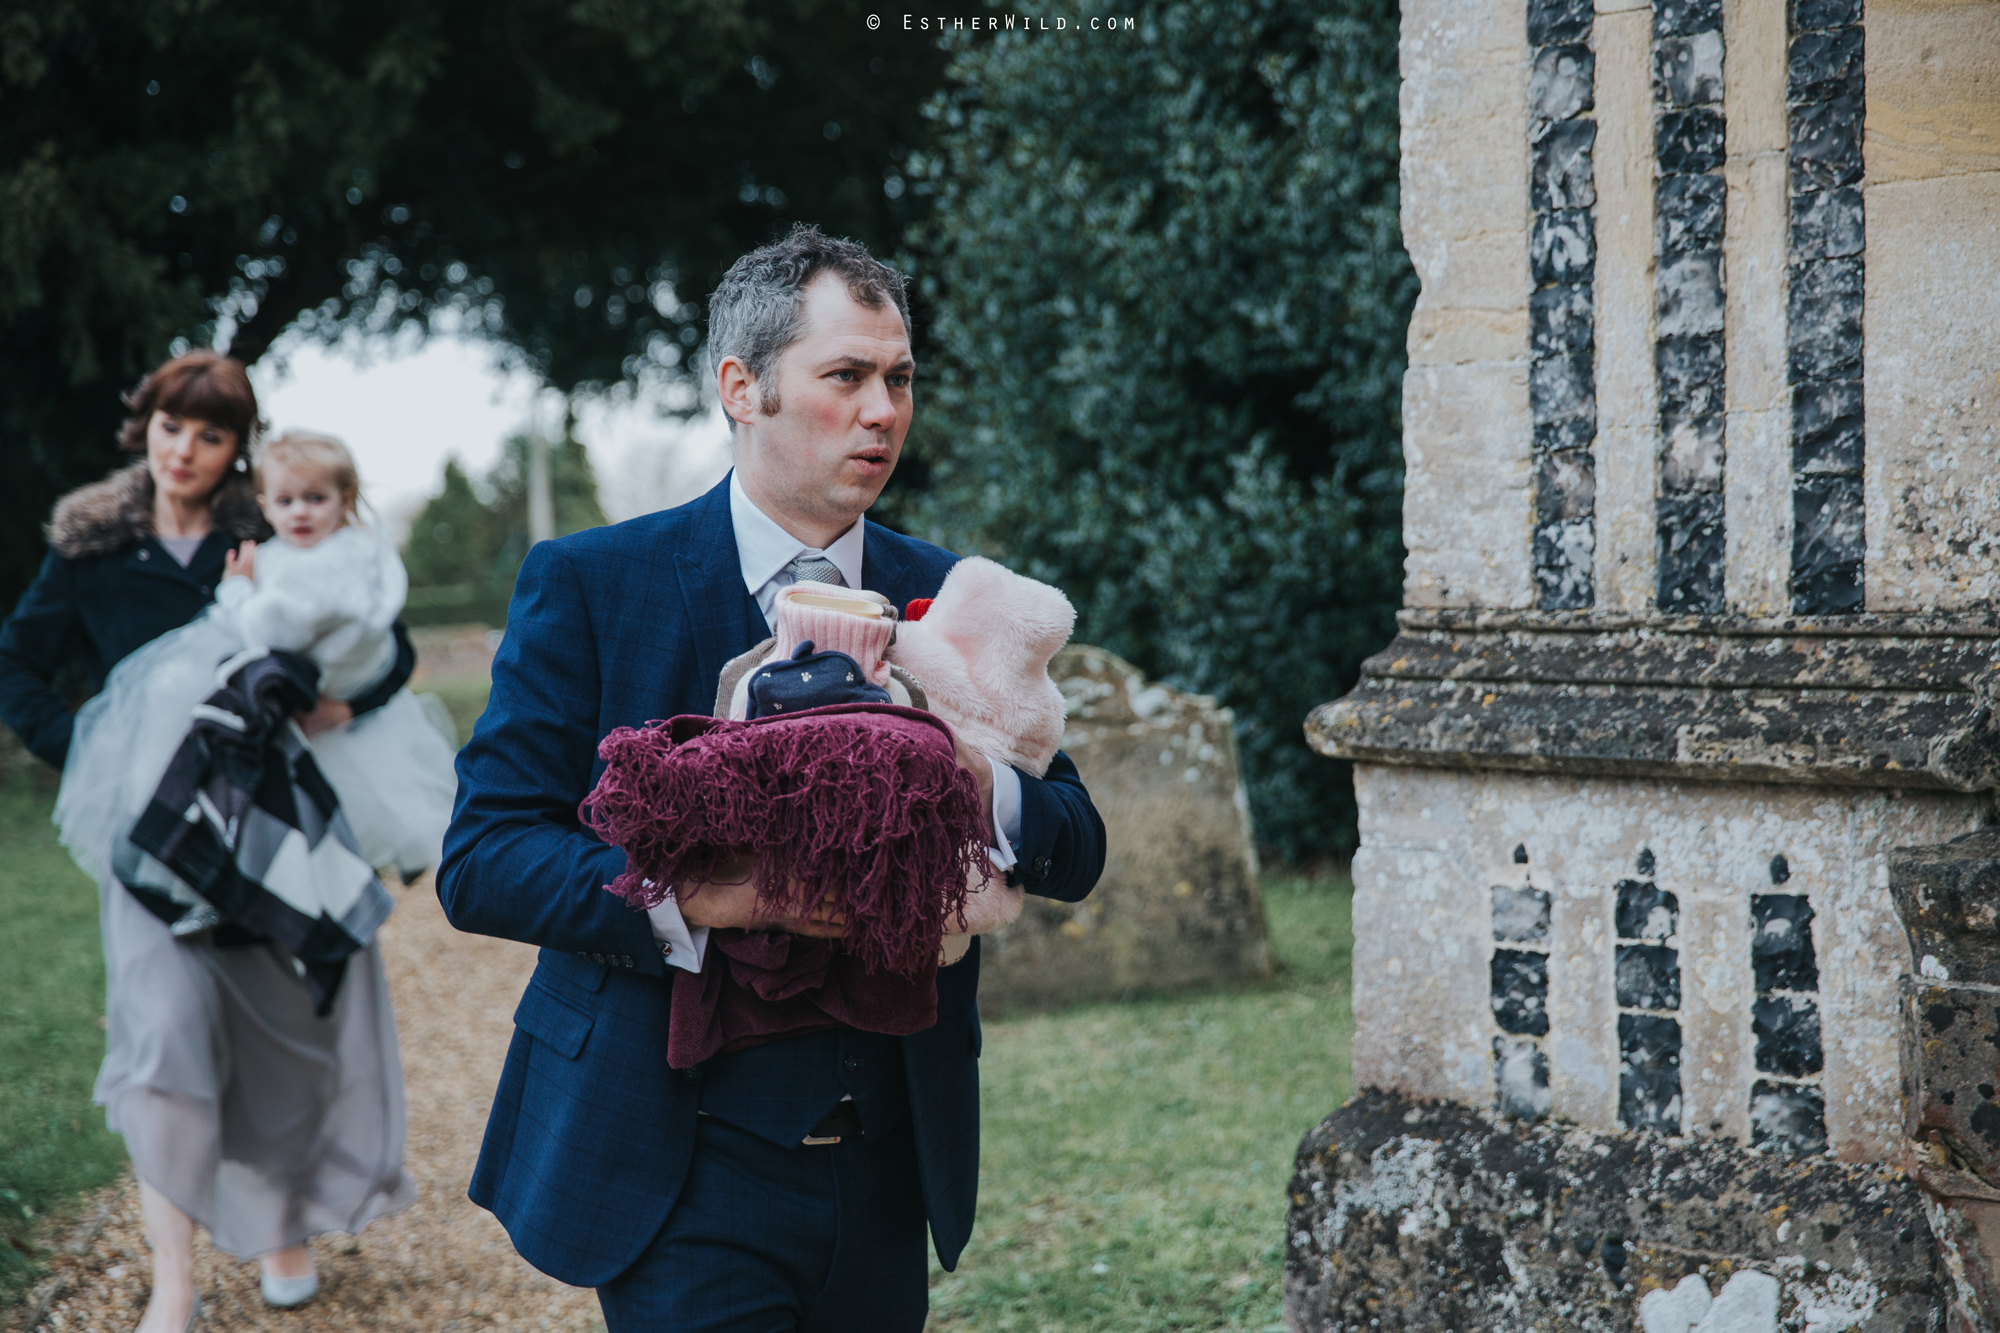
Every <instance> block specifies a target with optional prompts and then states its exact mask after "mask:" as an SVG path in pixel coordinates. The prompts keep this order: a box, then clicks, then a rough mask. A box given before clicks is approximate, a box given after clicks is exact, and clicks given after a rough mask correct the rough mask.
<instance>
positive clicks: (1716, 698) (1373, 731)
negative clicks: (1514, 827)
mask: <svg viewBox="0 0 2000 1333" xmlns="http://www.w3.org/2000/svg"><path fill="white" fill-rule="evenodd" d="M1399 620H1400V622H1401V626H1402V632H1401V633H1400V634H1398V635H1397V636H1396V639H1395V641H1394V642H1392V643H1391V644H1390V645H1389V647H1388V648H1386V649H1384V650H1383V651H1382V652H1380V653H1377V654H1376V655H1375V656H1374V657H1371V658H1369V659H1368V661H1367V662H1365V663H1364V664H1363V665H1362V678H1361V681H1360V683H1359V684H1358V685H1357V686H1356V687H1355V689H1354V690H1353V691H1352V692H1351V693H1349V694H1348V695H1347V696H1346V697H1345V698H1343V699H1341V700H1339V701H1337V702H1335V703H1330V704H1322V705H1321V706H1320V707H1319V708H1317V709H1314V710H1313V712H1312V714H1311V715H1310V716H1309V717H1308V718H1307V719H1306V735H1307V738H1308V740H1310V741H1311V743H1312V745H1313V747H1314V748H1315V749H1317V750H1319V751H1320V752H1321V753H1323V754H1328V755H1332V756H1335V757H1337V758H1341V759H1351V760H1357V761H1361V762H1365V763H1375V764H1403V765H1414V766H1422V767H1441V768H1471V769H1499V770H1512V771H1519V772H1549V773H1564V774H1572V775H1606V776H1647V777H1667V778H1677V779H1684V780H1697V781H1737V782H1782V783H1811V784H1823V785H1830V786H1847V787H1903V788H1928V789H1932V790H1945V791H1979V790H1985V789H1988V788H1992V787H1994V786H1997V785H2000V723H1996V719H1995V714H1994V707H1993V703H1994V700H1993V694H1994V690H1995V687H1996V685H2000V672H1995V670H1994V666H1993V662H1994V657H1995V654H1996V650H2000V627H1996V626H1995V625H1994V624H1993V623H1992V622H1988V621H1972V620H1966V619H1944V618H1935V619H1933V618H1919V617H1886V616H1841V617H1822V618H1797V619H1785V620H1763V621H1754V620H1743V619H1729V618H1724V617H1690V618H1685V619H1674V620H1668V619H1650V620H1649V619H1642V618H1637V617H1628V616H1605V615H1599V614H1595V613H1590V612H1449V611H1446V612H1440V611H1405V612H1403V613H1402V614H1401V616H1400V617H1399Z"/></svg>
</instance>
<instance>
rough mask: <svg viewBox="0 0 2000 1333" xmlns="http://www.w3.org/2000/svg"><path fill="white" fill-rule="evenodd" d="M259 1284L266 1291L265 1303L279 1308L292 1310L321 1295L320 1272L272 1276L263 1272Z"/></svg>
mask: <svg viewBox="0 0 2000 1333" xmlns="http://www.w3.org/2000/svg"><path fill="white" fill-rule="evenodd" d="M257 1285H258V1287H259V1289H261V1290H262V1291H263V1293H264V1304H266V1305H269V1306H272V1307H273V1308H275V1309H279V1310H291V1309H296V1308H297V1307H299V1306H301V1305H304V1304H305V1303H306V1302H307V1301H309V1300H311V1299H312V1298H313V1297H315V1296H317V1295H319V1274H318V1273H307V1274H306V1275H305V1276H304V1277H272V1276H271V1275H270V1274H269V1273H261V1274H259V1277H258V1282H257Z"/></svg>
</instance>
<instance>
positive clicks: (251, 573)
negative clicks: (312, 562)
mask: <svg viewBox="0 0 2000 1333" xmlns="http://www.w3.org/2000/svg"><path fill="white" fill-rule="evenodd" d="M238 574H241V575H242V576H243V577H244V578H246V579H255V578H256V577H257V543H256V542H244V543H243V544H242V545H241V546H239V547H237V548H236V549H235V550H233V551H224V552H223V553H222V577H224V578H226V579H233V578H235V577H236V576H237V575H238ZM348 716H349V717H352V716H354V715H353V714H352V713H349V714H348ZM309 734H310V733H309Z"/></svg>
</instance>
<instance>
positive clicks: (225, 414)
mask: <svg viewBox="0 0 2000 1333" xmlns="http://www.w3.org/2000/svg"><path fill="white" fill-rule="evenodd" d="M126 404H127V406H128V407H129V408H130V410H131V416H130V417H129V418H128V419H127V420H126V422H125V425H124V427H123V429H122V430H121V432H120V435H119V439H120V443H121V445H122V446H123V447H124V448H126V449H127V450H129V451H131V452H134V453H141V454H143V456H144V457H143V460H142V461H140V462H137V463H134V464H132V465H131V466H129V467H126V468H124V469H121V470H120V471H118V472H116V473H114V474H112V475H111V476H110V477H108V478H106V479H105V480H103V481H100V482H97V483H95V484H92V485H89V486H85V487H82V488H80V489H79V490H77V491H74V492H72V493H71V494H69V495H68V496H66V497H64V499H63V500H62V501H61V502H60V503H59V504H58V505H57V506H56V509H55V513H54V516H53V518H52V519H51V521H50V523H49V525H48V529H47V534H48V540H49V546H50V551H49V554H48V556H47V558H46V559H45V560H44V562H43V565H42V568H41V570H40V572H39V573H38V575H37V577H36V579H35V581H34V583H33V585H32V586H31V587H30V588H29V589H28V591H27V593H26V594H25V595H24V596H23V597H22V598H21V601H20V603H19V604H18V606H17V607H16V608H15V610H14V613H13V614H12V615H11V616H10V617H8V619H7V620H6V621H5V623H4V624H0V720H4V721H5V722H6V723H7V724H8V725H9V726H10V727H12V728H13V729H14V730H15V731H16V732H17V733H19V734H20V736H21V738H22V740H23V741H24V742H25V743H26V744H27V746H28V748H29V749H30V750H31V751H33V752H34V753H35V754H36V755H38V756H39V757H41V758H42V759H43V760H45V761H47V762H48V763H50V764H52V765H55V766H57V767H59V768H63V769H64V770H65V786H66V787H68V786H70V779H71V777H72V776H73V775H74V776H78V777H80V776H82V770H83V769H85V768H88V767H93V766H101V763H102V760H101V759H99V762H98V765H93V764H92V763H91V762H90V761H91V760H92V758H93V757H95V756H102V755H104V754H116V753H117V751H118V749H119V747H120V745H121V743H122V745H123V749H124V757H123V759H122V760H117V761H114V762H122V764H123V766H124V767H125V769H126V770H127V775H128V778H129V782H128V783H127V785H128V786H129V787H130V788H131V789H133V790H138V789H139V788H142V787H144V786H146V784H148V783H150V782H154V781H157V779H158V776H159V767H160V765H161V764H163V763H164V752H170V751H171V749H172V748H173V746H174V745H175V744H177V741H178V738H177V735H176V734H175V733H176V732H177V731H181V732H184V731H185V730H186V727H187V713H186V711H185V710H183V711H182V712H181V713H180V715H179V716H178V717H177V718H176V717H169V716H164V715H162V716H158V717H145V718H134V719H132V720H131V724H132V725H133V726H134V727H135V731H134V732H132V733H130V734H127V735H126V736H124V737H122V738H121V737H119V736H118V735H117V734H116V733H115V731H114V730H112V729H111V728H104V727H99V726H93V725H89V723H90V718H91V717H93V716H94V717H95V718H97V719H98V720H100V721H101V720H102V719H103V718H104V717H105V716H106V714H107V713H108V711H109V708H108V705H109V704H110V703H111V702H112V701H113V697H117V698H125V697H131V698H142V697H145V696H146V694H147V691H146V688H145V686H146V682H145V681H144V680H141V679H137V678H138V677H142V676H144V675H145V674H146V671H145V664H144V662H143V660H141V661H134V660H132V659H133V655H134V654H135V653H138V652H140V651H141V650H144V649H146V648H147V647H148V646H149V645H157V644H159V641H160V640H161V639H162V638H163V636H164V637H171V636H173V635H175V634H176V633H182V634H185V632H186V631H185V630H184V629H183V627H187V626H189V625H190V622H195V621H197V620H205V619H207V608H208V607H209V606H210V605H211V604H212V599H213V597H214V594H215V590H216V587H217V584H218V583H219V582H220V581H221V580H222V579H223V576H224V575H225V573H228V572H234V571H232V569H231V566H233V565H235V564H236V563H237V561H236V559H234V558H233V557H234V556H235V554H236V553H237V551H238V550H239V544H240V543H244V542H250V541H255V540H257V539H260V538H264V537H267V536H269V535H270V534H271V531H272V528H271V525H270V523H268V522H267V521H266V520H265V517H264V514H263V512H262V509H261V507H260V503H259V495H258V488H257V486H256V482H255V480H254V478H253V476H252V473H251V465H250V460H251V445H252V439H253V434H254V432H255V430H256V427H257V402H256V397H255V394H254V392H253V391H252V389H251V386H250V382H249V378H248V376H247V375H246V374H245V372H244V368H243V366H242V364H241V363H239V362H237V361H234V360H231V359H229V358H227V357H223V356H220V355H217V354H216V353H213V352H207V351H199V352H191V353H188V354H187V355H185V356H181V357H177V358H175V359H173V360H171V361H168V362H167V363H165V364H164V365H162V366H160V367H159V368H158V369H157V370H155V371H154V372H153V373H152V374H150V375H148V376H147V377H146V378H145V379H144V380H142V381H141V382H140V384H139V386H138V388H137V389H135V390H134V391H133V392H132V393H131V394H129V395H127V397H126ZM266 499H268V496H267V497H266ZM349 507H350V508H351V506H349ZM281 517H282V515H281ZM345 521H346V520H345V519H343V524H344V523H345ZM322 535H331V534H322ZM274 548H275V543H269V544H267V545H266V547H265V548H264V550H263V551H261V552H260V553H259V555H260V556H267V555H269V554H270V552H271V551H272V550H273V549H274ZM391 558H392V559H393V553H391ZM251 563H252V568H253V569H254V567H255V563H256V562H255V561H253V562H251ZM276 563H278V564H283V563H284V559H283V558H280V560H279V561H277V562H276ZM254 591H256V590H255V589H253V588H249V587H247V586H246V587H245V588H244V589H243V590H242V591H241V592H239V593H236V594H233V595H234V596H238V597H241V598H243V600H245V601H248V600H251V599H250V598H249V597H248V596H247V594H248V593H250V592H254ZM396 600H397V601H398V602H400V597H398V598H397V599H396ZM393 617H394V611H393V610H392V611H391V612H390V613H389V620H390V621H393ZM381 629H382V634H383V636H384V637H386V640H387V641H388V644H389V646H388V648H387V650H386V652H385V651H384V650H383V647H382V639H381V638H378V639H377V640H376V641H375V643H374V645H373V647H372V648H371V650H370V651H371V654H372V656H371V657H370V666H371V668H372V669H376V670H377V671H378V676H377V678H376V679H373V680H366V681H355V682H352V683H353V684H354V685H355V686H357V687H356V688H352V689H350V690H349V691H348V692H345V693H340V692H336V691H338V690H339V689H340V687H341V680H340V673H339V672H338V671H337V670H334V669H327V670H326V674H325V677H324V679H325V680H326V682H327V685H328V686H329V687H331V688H329V689H327V690H325V691H323V693H322V695H321V698H320V700H319V703H318V705H317V706H316V707H314V708H313V709H312V710H310V711H309V712H307V713H304V714H301V715H299V716H298V718H297V719H296V720H297V721H298V723H299V725H300V728H301V730H302V731H303V732H304V733H305V734H306V735H308V736H310V737H313V738H314V743H315V744H320V743H323V742H324V741H325V740H326V738H327V737H329V736H330V735H332V734H333V733H334V732H335V731H336V730H337V729H341V728H343V727H345V726H352V725H353V724H354V723H355V722H357V721H360V722H362V723H363V724H366V723H367V722H368V720H369V719H370V717H371V715H375V714H379V713H380V712H381V711H382V710H383V708H384V705H386V704H388V703H390V702H391V701H392V700H394V699H396V698H398V696H399V695H401V696H402V697H407V695H406V694H405V693H404V692H403V689H402V687H403V685H404V682H405V681H407V680H408V678H409V675H410V670H411V667H412V665H413V664H414V654H413V653H412V652H411V651H410V650H409V647H408V638H407V636H405V635H403V634H402V633H401V626H400V624H397V623H388V622H384V623H383V624H382V626H381ZM199 632H200V633H207V632H208V631H207V630H201V631H199ZM72 644H78V645H80V646H81V648H82V650H83V654H84V663H85V665H86V667H87V668H88V670H89V674H90V677H91V685H92V686H93V687H94V688H96V689H98V690H101V691H106V692H107V697H104V698H102V701H101V702H100V701H93V704H92V705H90V706H86V709H85V713H86V718H85V719H84V721H85V722H86V725H85V726H84V727H83V728H82V729H81V730H80V729H79V726H78V723H79V717H78V715H77V713H75V712H73V711H72V709H71V707H70V704H69V702H68V701H67V700H66V699H65V698H64V697H63V695H62V694H61V693H59V692H58V690H57V689H56V687H55V683H54V682H55V679H56V676H57V671H58V669H59V668H60V667H61V666H62V665H63V664H64V662H65V660H66V654H67V653H68V652H70V651H71V645H72ZM155 656H156V657H157V656H159V655H155ZM159 665H160V666H162V667H163V668H165V670H164V671H163V672H162V673H160V674H162V675H164V676H184V675H186V674H187V673H186V672H185V671H179V672H177V671H176V670H175V664H174V663H171V662H160V663H159ZM205 665H206V670H207V672H208V675H209V678H210V679H211V680H212V676H213V672H214V669H215V666H216V662H215V661H214V660H210V661H209V662H207V663H206V664H205ZM326 665H327V664H325V663H323V664H322V666H323V667H326ZM107 686H108V687H109V689H107ZM175 686H176V689H178V688H181V684H180V682H179V681H178V680H176V682H175ZM192 688H194V689H196V690H197V691H199V690H201V689H202V688H203V684H202V683H201V682H200V681H199V680H197V683H196V684H195V685H194V686H193V687H192ZM166 692H167V693H169V694H171V693H174V690H168V691H166ZM201 697H203V696H202V694H201V693H199V692H197V693H196V694H195V695H194V700H195V701H199V699H200V698H201ZM106 742H109V743H108V744H107V743H106ZM139 799H141V800H143V799H145V797H144V795H143V794H142V795H140V797H139ZM113 832H114V831H113V830H110V829H100V830H98V831H97V837H98V839H99V841H100V843H101V842H108V840H109V838H110V837H111V836H112V834H113ZM83 840H84V830H83V829H82V827H81V826H79V827H78V828H77V829H76V830H74V836H72V837H70V838H69V839H68V841H69V842H70V846H71V848H72V850H75V851H79V853H80V856H79V859H84V860H90V861H94V862H95V863H96V864H97V865H98V866H99V867H100V868H99V870H98V876H97V877H98V882H99V899H100V906H101V912H102V925H103V933H104V953H105V963H106V991H107V995H106V1004H105V1022H106V1046H107V1049H106V1055H105V1060H104V1065H103V1068H102V1070H101V1071H100V1073H99V1075H98V1081H97V1089H96V1100H97V1102H98V1103H99V1104H100V1105H102V1106H104V1108H105V1112H106V1119H107V1120H108V1121H109V1123H110V1125H111V1127H112V1128H113V1129H114V1130H117V1131H118V1132H119V1133H120V1134H122V1135H123V1136H124V1138H125V1143H126V1148H127V1150H128V1152H129V1154H130V1156H131V1159H132V1163H133V1167H134V1170H135V1172H136V1174H137V1175H138V1177H139V1190H140V1198H141V1203H142V1207H143V1210H144V1215H145V1222H146V1231H147V1234H148V1237H149V1239H150V1241H151V1243H152V1249H153V1282H152V1295H151V1301H150V1303H149V1305H148V1306H147V1309H146V1314H145V1317H144V1319H143V1321H142V1322H141V1324H140V1325H139V1329H140V1333H180V1331H181V1330H184V1329H187V1328H190V1327H192V1326H193V1324H194V1321H195V1319H196V1318H197V1316H198V1314H199V1308H200V1303H199V1299H198V1297H197V1294H196V1292H195V1288H194V1273H193V1232H194V1223H195V1222H196V1221H199V1222H200V1223H201V1224H202V1225H203V1226H205V1227H206V1228H207V1229H208V1230H209V1232H210V1234H211V1236H212V1237H213V1239H214V1241H215V1243H216V1245H217V1246H218V1248H220V1249H222V1250H224V1251H226V1252H228V1253H230V1254H233V1255H236V1256H237V1257H239V1258H245V1259H248V1258H253V1257H255V1258H259V1259H260V1260H261V1267H262V1287H263V1293H264V1298H265V1299H266V1300H267V1301H269V1302H271V1303H272V1304H274V1305H295V1304H299V1303H302V1302H303V1301H305V1300H307V1299H310V1297H311V1296H312V1294H313V1293H314V1292H315V1291H316V1289H317V1276H316V1274H315V1272H314V1267H313V1260H312V1254H311V1251H310V1249H309V1248H308V1247H307V1244H306V1242H307V1240H308V1239H309V1238H310V1237H311V1236H313V1235H316V1234H318V1233H321V1232H325V1231H336V1230H337V1231H345V1232H350V1233H351V1232H355V1231H358V1230H359V1229H360V1228H361V1227H362V1226H363V1225H365V1224H366V1223H367V1222H368V1221H370V1220H372V1219H373V1218H376V1217H380V1216H382V1215H384V1214H386V1213H389V1212H393V1211H395V1210H396V1209H399V1208H401V1207H404V1206H405V1205H407V1204H408V1203H409V1201H410V1199H411V1197H412V1193H413V1191H412V1187H411V1184H410V1182H409V1180H408V1178H407V1177H406V1176H405V1175H404V1174H403V1170H402V1153H403V1141H404V1132H405V1119H404V1106H403V1078H402V1066H401V1062H400V1058H399V1055H398V1052H397V1047H396V1033H395V1023H394V1018H393V1015H392V1014H391V1011H390V1007H389V994H388V986H387V983H386V979H385V978H384V976H383V972H382V966H381V960H380V956H379V953H378V952H377V950H376V949H374V948H373V947H370V948H367V949H364V950H362V951H360V952H359V953H357V954H355V955H354V956H353V958H352V960H351V962H350V965H349V967H348V969H347V973H346V979H345V982H344V984H343V986H342V988H341V991H340V994H339V996H338V1000H337V1003H336V1004H335V1005H334V1007H333V1009H332V1012H331V1013H330V1014H329V1015H328V1016H327V1017H325V1018H320V1017H317V1016H315V1014H314V1012H313V1002H312V999H311V997H310V995H309V993H308V991H307V989H306V988H305V986H303V985H302V984H301V983H300V980H299V978H298V976H297V973H296V971H295V969H294V967H293V966H292V965H291V960H289V959H288V958H287V957H285V956H284V955H283V953H282V951H281V950H279V949H277V948H276V947H275V946H271V945H268V944H259V943H254V942H248V943H234V942H230V941H229V940H228V939H227V938H226V937H225V932H223V931H220V930H204V931H201V932H198V933H196V934H193V935H188V936H180V937H177V936H175V935H173V934H172V933H170V931H169V929H168V927H167V925H166V924H165V923H164V922H163V921H162V920H161V919H160V918H159V917H157V916H155V915H154V914H153V913H151V912H149V911H148V910H147V909H146V908H145V907H144V906H142V905H141V904H140V902H139V901H138V900H137V899H136V898H135V897H134V896H133V895H132V894H131V893H129V892H127V891H126V890H125V889H124V888H123V887H122V886H121V884H120V883H119V882H118V880H117V879H116V878H115V877H113V876H112V875H111V874H110V873H109V871H108V869H104V868H103V866H104V863H105V861H106V859H107V851H106V848H105V847H104V846H102V845H99V846H95V847H92V848H90V849H88V854H87V855H85V854H83V852H84V848H83Z"/></svg>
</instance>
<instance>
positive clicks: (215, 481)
mask: <svg viewBox="0 0 2000 1333" xmlns="http://www.w3.org/2000/svg"><path fill="white" fill-rule="evenodd" d="M235 462H236V432H235V431H233V430H230V429H228V428H227V427H223V426H218V425H216V424H215V423H214V422H212V421H203V420H202V419H201V418H199V417H182V416H175V415H174V414H173V413H172V412H155V413H153V419H152V420H151V421H148V422H147V423H146V470H147V471H148V472H150V473H152V474H153V487H154V490H155V491H156V492H157V493H158V494H160V495H163V496H167V497H170V498H172V499H175V500H180V501H182V502H184V503H188V504H201V503H205V502H206V501H207V500H208V497H209V496H211V495H213V494H214V493H215V488H216V487H218V486H220V485H221V484H222V479H223V478H224V477H226V476H228V475H229V469H230V468H231V467H232V466H233V465H234V464H235Z"/></svg>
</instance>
